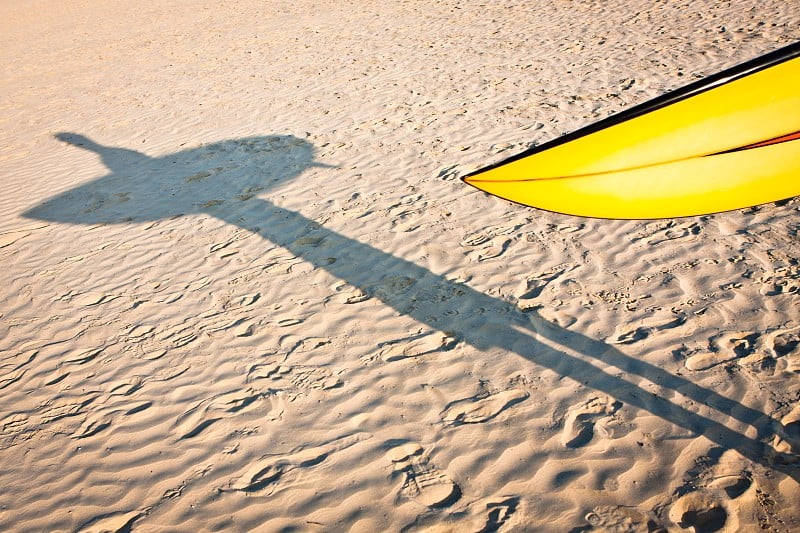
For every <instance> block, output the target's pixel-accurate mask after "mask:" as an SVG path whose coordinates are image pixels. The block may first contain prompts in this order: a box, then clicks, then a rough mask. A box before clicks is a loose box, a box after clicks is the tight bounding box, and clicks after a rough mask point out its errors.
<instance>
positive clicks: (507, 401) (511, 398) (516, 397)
mask: <svg viewBox="0 0 800 533" xmlns="http://www.w3.org/2000/svg"><path fill="white" fill-rule="evenodd" d="M528 396H529V394H528V393H527V392H525V391H522V390H519V389H511V390H505V391H500V392H497V393H495V394H487V393H481V394H478V395H476V396H472V397H470V398H464V399H461V400H456V401H454V402H451V403H449V404H448V405H447V406H446V407H445V409H444V411H442V420H444V421H445V422H449V423H451V424H452V425H454V426H457V425H461V424H479V423H481V422H486V421H488V420H491V419H493V418H494V417H496V416H497V415H499V414H500V413H501V412H503V411H505V410H506V409H508V408H509V407H512V406H514V405H516V404H518V403H520V402H522V401H523V400H526V399H527V398H528Z"/></svg>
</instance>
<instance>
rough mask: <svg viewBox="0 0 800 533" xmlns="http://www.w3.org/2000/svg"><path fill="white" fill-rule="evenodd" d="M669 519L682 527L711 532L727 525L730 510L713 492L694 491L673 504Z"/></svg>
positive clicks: (698, 531)
mask: <svg viewBox="0 0 800 533" xmlns="http://www.w3.org/2000/svg"><path fill="white" fill-rule="evenodd" d="M669 519H670V520H671V521H672V522H673V523H674V524H676V525H677V526H678V527H680V528H683V529H689V528H692V529H693V530H694V531H695V532H697V533H700V532H703V533H705V532H709V533H710V532H713V531H720V530H721V529H722V528H724V527H725V523H726V522H727V520H728V512H727V511H726V510H725V507H723V505H722V503H721V502H720V501H719V500H718V499H717V498H714V497H713V496H712V495H711V494H709V493H707V492H706V491H694V492H690V493H689V494H685V495H683V496H681V497H680V498H678V499H677V500H676V501H675V503H673V504H672V507H671V508H670V510H669Z"/></svg>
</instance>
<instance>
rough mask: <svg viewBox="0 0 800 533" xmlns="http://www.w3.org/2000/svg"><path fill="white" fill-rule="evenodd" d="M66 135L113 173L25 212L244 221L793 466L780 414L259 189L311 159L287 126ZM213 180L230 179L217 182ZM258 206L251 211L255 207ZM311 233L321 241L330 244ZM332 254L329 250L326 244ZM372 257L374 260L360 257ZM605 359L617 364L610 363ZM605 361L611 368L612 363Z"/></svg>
mask: <svg viewBox="0 0 800 533" xmlns="http://www.w3.org/2000/svg"><path fill="white" fill-rule="evenodd" d="M57 138H58V139H60V140H61V141H63V142H65V143H68V144H70V145H74V146H77V147H80V148H82V149H84V150H89V151H91V152H94V153H96V154H98V155H99V156H100V157H101V158H102V161H103V163H104V164H105V165H106V166H107V167H108V169H109V170H110V173H109V174H108V175H106V176H103V177H101V178H98V179H97V180H94V181H92V182H90V183H87V184H85V185H82V186H80V187H76V188H75V189H72V190H70V191H68V192H66V193H63V194H61V195H58V196H56V197H54V198H52V199H50V200H48V201H46V202H45V203H43V204H41V205H38V206H36V207H34V208H31V209H30V210H28V211H26V212H25V216H26V217H29V218H34V219H39V220H47V221H55V222H66V223H72V224H112V223H125V222H130V221H133V222H141V221H146V220H161V219H168V218H172V217H175V216H178V215H186V214H192V213H206V214H209V215H212V216H214V217H217V218H219V219H221V220H224V221H225V222H228V223H230V224H233V225H237V226H242V218H241V216H242V212H243V211H242V209H243V206H246V212H247V229H249V230H250V231H254V227H257V228H258V229H257V230H255V231H257V232H258V233H259V234H260V235H261V236H262V237H263V238H264V239H266V240H268V241H271V242H272V243H274V244H276V245H278V246H282V247H283V248H285V249H286V250H288V251H289V252H291V253H292V254H293V255H295V256H296V257H298V258H301V259H303V260H305V261H307V262H309V263H310V264H312V265H314V267H316V268H319V269H323V270H325V271H327V272H329V273H330V274H331V275H332V276H335V277H337V278H339V279H342V280H344V281H346V282H347V283H349V284H350V285H352V286H354V287H356V288H358V289H360V290H361V291H362V292H364V293H365V294H366V295H368V296H370V297H373V298H376V299H378V300H380V301H382V302H383V303H385V304H386V305H388V306H390V307H392V308H393V309H395V310H396V311H397V312H399V313H402V314H404V315H407V316H409V317H411V318H413V319H414V320H417V321H418V322H420V323H423V324H426V325H427V326H429V327H430V328H434V329H437V330H440V331H444V332H447V333H448V334H450V335H453V336H455V337H457V338H458V339H460V340H461V341H463V342H466V343H468V344H470V345H472V346H474V347H475V348H476V349H478V350H488V349H492V348H500V349H502V350H504V351H506V352H510V353H515V354H517V355H519V356H521V357H523V358H525V359H527V360H528V361H530V362H533V363H535V364H537V365H540V366H541V367H545V368H549V369H551V370H553V371H555V372H557V373H558V374H560V375H561V376H564V377H568V378H571V379H573V380H575V381H577V382H580V383H583V384H584V385H586V386H588V387H591V388H593V389H595V390H598V391H601V392H603V393H605V394H608V395H610V396H612V397H613V398H615V399H616V400H618V401H620V402H622V403H623V404H627V405H629V406H633V407H638V408H640V409H644V410H646V411H648V412H650V413H652V414H654V415H656V416H659V417H661V418H663V419H665V420H666V421H668V422H671V423H673V424H675V425H677V426H680V427H682V428H685V429H687V430H689V431H691V432H693V433H695V434H697V435H703V436H705V437H706V438H707V439H709V440H710V441H712V442H714V443H716V444H717V445H718V446H719V447H720V448H721V449H723V450H725V449H735V450H738V451H739V452H740V453H742V454H743V455H744V456H746V457H748V458H750V459H751V460H753V461H755V462H759V463H762V464H765V465H767V466H770V467H772V468H775V469H778V470H781V471H783V472H785V473H786V474H789V475H792V476H793V477H796V476H797V474H796V469H795V468H793V467H791V466H790V465H788V464H783V463H784V462H786V463H788V462H790V461H791V460H792V459H793V457H781V456H776V455H775V452H774V451H773V450H772V448H771V446H768V445H767V444H766V442H767V440H768V439H769V438H771V437H772V436H773V435H775V433H776V432H780V433H783V428H782V426H781V424H780V423H779V422H777V421H776V420H774V419H772V418H771V417H769V416H767V415H765V414H764V413H761V412H759V411H757V410H754V409H751V408H749V407H746V406H744V405H742V404H741V403H739V402H737V401H734V400H731V399H729V398H726V397H724V396H722V395H720V394H717V393H716V392H714V391H712V390H707V389H704V388H702V387H699V386H697V385H696V384H694V383H692V382H691V381H689V380H687V379H684V378H683V377H680V376H677V375H673V374H670V373H668V372H666V371H664V370H662V369H661V368H658V367H656V366H653V365H651V364H649V363H647V362H645V361H642V360H639V359H635V358H632V357H630V356H628V355H625V354H624V353H622V352H620V351H619V350H617V349H616V348H614V347H612V346H609V345H607V344H605V343H603V342H600V341H597V340H593V339H590V338H588V337H586V336H584V335H581V334H579V333H575V332H573V331H569V330H566V329H563V328H559V327H557V326H555V325H553V324H550V323H548V322H547V321H546V320H544V319H542V318H541V317H539V316H537V315H536V313H535V312H527V313H523V312H521V311H519V310H518V309H517V308H516V307H514V306H513V305H510V304H509V303H508V302H505V301H502V300H500V299H497V298H493V297H491V296H487V295H486V294H483V293H481V292H478V291H476V290H473V289H471V288H470V287H468V286H467V285H464V284H461V283H456V282H454V281H451V280H448V279H446V278H444V277H442V276H439V275H436V274H434V273H432V272H429V271H428V270H426V269H424V268H421V267H419V266H417V265H415V264H413V263H411V262H409V261H406V260H404V259H401V258H399V257H395V256H393V255H390V254H388V253H385V252H382V251H380V250H377V249H375V248H373V247H371V246H369V245H366V244H363V243H361V242H358V241H356V240H354V239H351V238H348V237H345V236H344V235H340V234H338V233H336V232H334V231H331V230H329V229H326V228H325V227H322V226H320V225H319V224H317V223H316V222H314V221H312V220H309V219H307V218H305V217H303V215H301V214H299V213H296V212H293V211H290V210H287V209H283V208H281V207H278V206H276V205H274V204H272V203H270V202H269V201H267V200H263V199H261V198H258V197H256V196H255V194H257V193H262V194H263V192H264V191H266V190H268V189H269V188H270V187H274V186H275V185H278V184H280V183H284V182H286V181H288V180H291V179H293V178H294V177H296V176H297V175H299V174H300V173H302V172H303V171H305V170H307V169H308V168H309V167H312V166H318V164H317V163H315V162H314V147H313V146H312V145H311V144H309V143H308V142H306V141H304V140H302V139H298V138H296V137H292V136H268V137H251V138H242V139H233V140H227V141H223V142H219V143H215V144H208V145H203V146H200V147H198V148H194V149H191V150H185V151H181V152H177V153H174V154H170V155H167V156H163V157H157V158H151V157H149V156H147V155H145V154H142V153H140V152H137V151H134V150H128V149H123V148H114V147H108V146H103V145H100V144H97V143H95V142H93V141H91V140H90V139H88V138H86V137H83V136H81V135H77V134H71V133H61V134H58V135H57ZM219 180H225V181H224V184H221V183H220V181H219ZM254 213H257V214H256V215H255V216H254V215H253V214H254ZM308 243H315V244H318V243H324V244H325V246H319V245H316V246H315V245H309V244H308ZM332 253H334V254H335V255H336V257H335V260H333V261H332V260H331V254H332ZM365 266H369V268H365ZM608 366H612V367H615V369H608V368H607V367H608ZM609 370H611V372H613V373H610V372H609ZM625 376H630V377H631V378H632V379H633V380H635V381H639V379H640V378H643V379H645V380H647V381H650V382H652V383H654V384H657V385H659V386H660V387H663V389H665V390H670V391H674V393H675V394H674V396H678V395H680V396H683V397H684V398H686V399H688V400H691V401H692V402H696V403H697V404H700V405H707V406H710V407H712V408H714V409H716V410H717V411H718V412H719V413H720V419H722V420H724V419H726V418H727V417H732V418H734V419H736V420H739V421H741V422H743V423H745V424H748V425H750V426H752V427H753V428H755V429H756V431H757V436H756V437H755V438H750V437H748V436H746V435H744V434H743V433H740V432H738V431H735V430H732V429H730V428H729V427H726V425H724V424H723V423H720V422H717V421H715V420H712V419H711V418H708V417H706V416H702V415H700V414H698V413H695V412H692V411H690V410H688V409H686V408H684V407H681V406H680V405H677V404H676V403H673V402H672V401H670V400H669V399H667V398H664V397H660V396H657V395H654V394H653V393H651V392H649V391H647V390H645V389H643V388H641V387H640V386H638V385H636V384H634V383H631V382H630V381H628V380H626V379H624V377H625Z"/></svg>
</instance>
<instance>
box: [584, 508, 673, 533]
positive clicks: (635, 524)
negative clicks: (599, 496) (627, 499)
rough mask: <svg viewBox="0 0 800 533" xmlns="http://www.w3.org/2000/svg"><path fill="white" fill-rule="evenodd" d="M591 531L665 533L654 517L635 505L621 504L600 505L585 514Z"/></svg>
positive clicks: (607, 532)
mask: <svg viewBox="0 0 800 533" xmlns="http://www.w3.org/2000/svg"><path fill="white" fill-rule="evenodd" d="M585 520H586V521H587V522H589V524H591V526H592V529H591V531H603V532H606V533H612V532H614V533H617V532H619V533H666V532H667V530H666V529H664V528H663V527H661V526H660V525H659V524H658V522H656V520H655V518H654V517H652V516H650V515H648V514H646V513H643V512H641V511H639V510H638V509H636V508H635V507H625V506H622V505H600V506H598V507H595V508H594V509H592V511H591V512H589V513H587V514H586V518H585Z"/></svg>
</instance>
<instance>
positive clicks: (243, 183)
mask: <svg viewBox="0 0 800 533" xmlns="http://www.w3.org/2000/svg"><path fill="white" fill-rule="evenodd" d="M55 138H56V139H58V140H60V141H62V142H64V143H66V144H69V145H72V146H75V147H77V148H80V149H83V150H87V151H90V152H93V153H95V154H97V156H99V157H100V159H101V161H102V162H103V164H104V165H105V166H106V167H107V168H108V170H109V172H108V174H106V175H104V176H102V177H100V178H97V179H95V180H93V181H90V182H88V183H85V184H83V185H80V186H78V187H75V188H74V189H70V190H69V191H66V192H64V193H62V194H59V195H57V196H55V197H53V198H50V199H49V200H47V201H45V202H44V203H42V204H40V205H38V206H36V207H33V208H31V209H29V210H27V211H26V212H25V213H23V215H24V216H25V217H28V218H33V219H38V220H47V221H52V222H67V223H74V224H100V223H104V224H111V223H121V222H128V221H149V220H159V219H163V218H170V217H174V216H177V215H187V214H193V213H210V214H215V213H220V212H224V211H226V210H227V211H232V210H236V206H237V205H238V204H241V202H244V201H246V200H248V199H250V198H252V197H253V196H255V195H256V194H258V193H261V192H264V191H268V190H269V189H271V188H275V187H277V186H279V185H281V184H284V183H286V182H288V181H290V180H291V179H293V178H295V177H296V176H298V175H299V174H300V173H302V172H303V171H305V170H307V169H308V168H310V167H315V166H316V167H323V166H326V165H322V164H319V163H315V162H314V147H313V145H312V144H311V143H309V142H307V141H305V140H303V139H299V138H297V137H294V136H291V135H274V136H263V137H245V138H240V139H231V140H225V141H221V142H216V143H211V144H205V145H201V146H199V147H196V148H191V149H188V150H182V151H180V152H175V153H172V154H168V155H163V156H159V157H150V156H148V155H145V154H143V153H141V152H137V151H135V150H130V149H125V148H116V147H112V146H104V145H102V144H98V143H96V142H94V141H93V140H91V139H89V138H87V137H84V136H83V135H80V134H76V133H67V132H64V133H58V134H56V135H55ZM223 218H224V217H223Z"/></svg>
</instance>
